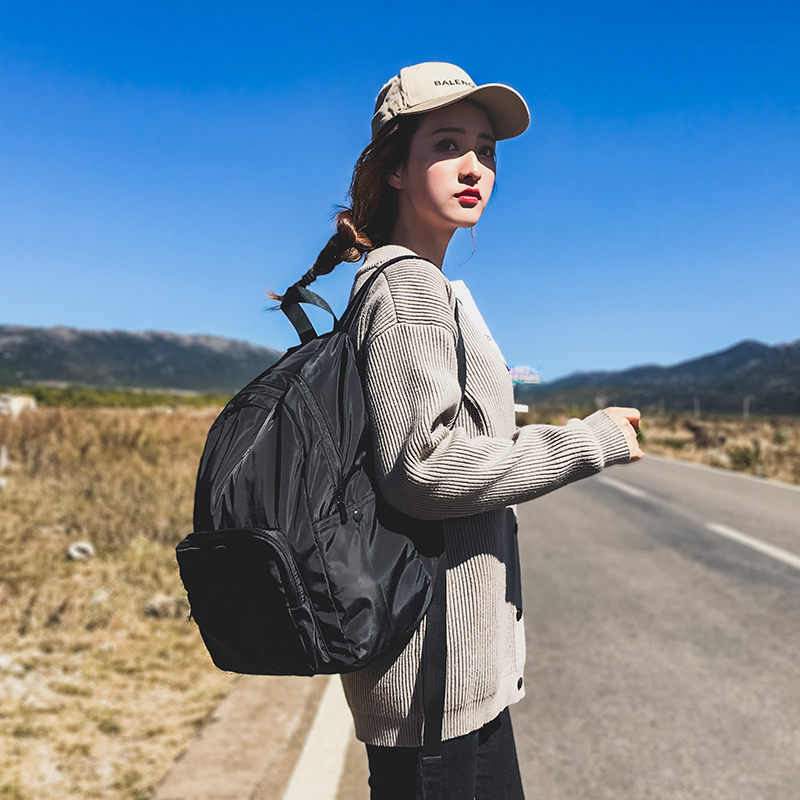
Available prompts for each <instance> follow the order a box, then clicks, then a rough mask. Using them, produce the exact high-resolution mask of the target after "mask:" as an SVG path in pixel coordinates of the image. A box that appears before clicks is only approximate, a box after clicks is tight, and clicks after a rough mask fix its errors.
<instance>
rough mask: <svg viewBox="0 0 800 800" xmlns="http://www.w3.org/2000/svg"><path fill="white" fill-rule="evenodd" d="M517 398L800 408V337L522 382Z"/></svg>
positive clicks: (716, 408)
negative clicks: (669, 362)
mask: <svg viewBox="0 0 800 800" xmlns="http://www.w3.org/2000/svg"><path fill="white" fill-rule="evenodd" d="M745 398H748V399H747V401H745ZM517 401H518V402H520V403H533V404H535V405H540V404H544V403H547V404H552V405H574V406H587V405H600V406H606V405H622V406H637V407H640V408H647V407H653V408H661V409H663V410H664V411H671V410H683V409H693V408H695V406H696V405H697V406H699V408H700V410H701V411H710V412H717V413H742V411H743V408H744V406H745V402H747V405H748V407H749V409H750V410H751V411H752V412H753V413H755V414H800V339H798V340H797V341H795V342H792V343H790V344H779V345H775V346H773V347H771V346H769V345H766V344H762V343H761V342H756V341H743V342H739V344H736V345H734V346H733V347H731V348H729V349H727V350H722V351H721V352H719V353H712V354H711V355H707V356H702V357H700V358H695V359H692V360H691V361H684V362H682V363H680V364H676V365H674V366H671V367H661V366H657V365H647V366H641V367H633V368H631V369H626V370H623V371H621V372H576V373H575V374H573V375H568V376H567V377H565V378H561V379H560V380H556V381H553V382H552V383H544V384H541V385H539V386H522V387H518V389H517Z"/></svg>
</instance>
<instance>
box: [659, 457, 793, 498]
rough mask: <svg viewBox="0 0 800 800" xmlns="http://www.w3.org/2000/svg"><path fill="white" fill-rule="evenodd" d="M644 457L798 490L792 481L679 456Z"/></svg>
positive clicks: (791, 490) (766, 484)
mask: <svg viewBox="0 0 800 800" xmlns="http://www.w3.org/2000/svg"><path fill="white" fill-rule="evenodd" d="M646 458H647V460H648V461H651V460H652V461H666V462H667V463H668V464H677V465H678V466H681V467H689V468H690V469H702V470H705V471H706V472H713V473H714V474H715V475H726V476H728V477H729V478H736V479H737V480H741V481H751V482H752V483H760V484H761V485H762V486H771V487H772V488H774V489H788V490H789V491H790V492H800V486H797V485H795V484H793V483H784V482H783V481H776V480H775V479H774V478H759V477H758V476H757V475H747V474H745V473H743V472H735V471H734V470H731V469H725V468H724V467H712V466H710V465H709V464H698V463H696V462H694V461H685V460H683V459H680V458H670V457H668V456H659V455H656V454H655V453H647V455H646Z"/></svg>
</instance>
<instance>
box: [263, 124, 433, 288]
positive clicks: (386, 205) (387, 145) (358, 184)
mask: <svg viewBox="0 0 800 800" xmlns="http://www.w3.org/2000/svg"><path fill="white" fill-rule="evenodd" d="M419 121H420V116H419V115H411V116H405V117H404V116H399V117H395V119H394V120H392V122H391V123H389V124H387V125H386V126H385V127H384V128H382V129H381V131H380V133H379V134H378V135H377V136H376V137H375V139H374V140H373V141H372V142H371V143H370V144H369V145H368V146H367V148H366V149H365V150H364V152H363V153H362V154H361V155H360V156H359V158H358V161H357V162H356V166H355V168H354V170H353V179H352V181H351V182H350V192H349V195H350V203H351V206H350V207H349V208H348V207H344V208H342V209H341V210H340V211H339V212H338V213H337V214H336V233H334V234H333V236H331V238H330V239H329V240H328V243H327V244H326V245H325V247H323V248H322V250H321V251H320V254H319V255H318V256H317V260H316V261H315V262H314V265H313V266H312V267H311V269H310V270H308V272H306V274H305V275H303V277H302V278H300V280H299V281H297V283H298V284H299V285H300V286H308V285H309V284H310V283H313V282H314V281H315V280H316V279H317V278H318V277H319V276H320V275H327V274H328V273H329V272H331V271H332V270H333V268H334V267H335V266H336V265H337V264H341V263H342V261H348V262H351V263H352V262H356V261H360V260H361V258H362V257H363V256H364V254H365V253H368V252H369V251H370V250H373V249H374V248H376V247H380V246H381V245H384V244H386V243H387V242H388V241H389V237H390V236H391V235H392V230H393V229H394V225H395V222H396V221H397V190H396V189H394V188H393V187H391V186H389V184H388V182H387V178H388V176H389V175H390V174H391V173H392V172H394V171H395V170H396V169H397V167H398V166H399V165H400V164H402V163H404V162H405V160H406V159H407V158H408V150H409V147H410V145H411V137H412V136H413V135H414V132H415V131H416V130H417V127H418V126H419ZM268 294H269V296H270V297H271V298H272V299H273V300H278V301H280V300H282V299H283V298H282V296H280V295H276V294H273V293H272V292H269V293H268Z"/></svg>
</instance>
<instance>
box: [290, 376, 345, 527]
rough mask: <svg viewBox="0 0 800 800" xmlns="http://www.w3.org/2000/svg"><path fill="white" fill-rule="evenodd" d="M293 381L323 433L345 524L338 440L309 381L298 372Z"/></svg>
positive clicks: (323, 441) (326, 453) (341, 516)
mask: <svg viewBox="0 0 800 800" xmlns="http://www.w3.org/2000/svg"><path fill="white" fill-rule="evenodd" d="M292 381H293V383H294V384H295V386H297V388H298V390H299V391H300V396H301V397H302V398H303V400H304V401H305V404H306V406H308V410H309V411H310V412H311V416H312V417H313V418H314V419H315V420H316V422H317V428H318V429H319V432H320V433H321V434H322V436H321V439H320V441H321V442H322V449H323V450H324V451H325V458H326V459H327V461H328V466H329V467H330V470H331V474H332V475H333V478H334V482H335V483H336V505H337V507H338V509H339V519H340V521H341V523H342V525H344V524H345V523H346V522H347V510H346V509H345V507H344V468H343V466H342V460H341V458H339V451H338V450H337V449H336V442H335V441H334V438H333V433H332V432H331V428H330V425H328V420H327V419H325V414H324V413H323V411H322V409H321V408H320V405H319V403H318V402H317V398H316V397H314V392H313V391H311V387H310V386H309V385H308V381H306V379H305V378H304V377H303V376H302V375H301V374H300V373H299V372H298V373H295V375H293V376H292Z"/></svg>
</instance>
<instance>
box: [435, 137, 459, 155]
mask: <svg viewBox="0 0 800 800" xmlns="http://www.w3.org/2000/svg"><path fill="white" fill-rule="evenodd" d="M436 149H437V150H441V151H442V152H444V153H455V152H456V150H458V145H457V144H456V143H455V142H454V141H453V140H452V139H442V141H441V142H439V143H438V144H437V145H436Z"/></svg>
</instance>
